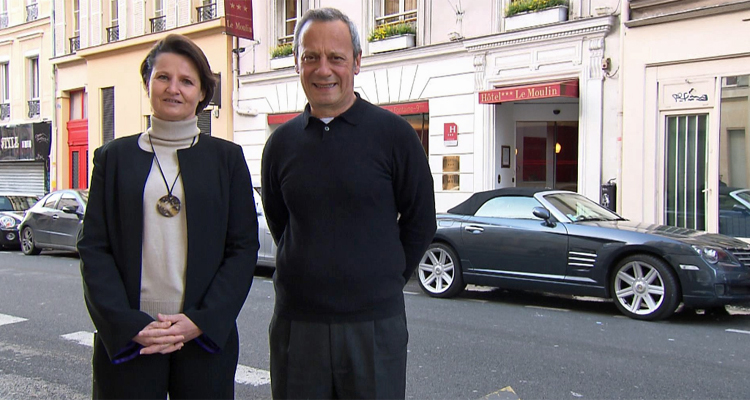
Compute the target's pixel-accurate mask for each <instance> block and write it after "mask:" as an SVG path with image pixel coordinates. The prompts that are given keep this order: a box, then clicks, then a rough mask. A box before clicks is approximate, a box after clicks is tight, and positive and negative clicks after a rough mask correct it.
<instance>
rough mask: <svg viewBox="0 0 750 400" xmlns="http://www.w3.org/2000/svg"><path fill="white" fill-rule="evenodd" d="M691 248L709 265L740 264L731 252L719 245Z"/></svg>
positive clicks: (737, 265) (734, 265)
mask: <svg viewBox="0 0 750 400" xmlns="http://www.w3.org/2000/svg"><path fill="white" fill-rule="evenodd" d="M693 249H695V251H696V252H698V254H700V256H701V258H703V260H704V261H706V262H707V263H709V264H711V265H719V266H725V267H739V266H741V265H742V264H741V263H740V262H739V261H737V260H735V258H734V257H733V256H732V254H731V253H729V252H728V251H726V250H724V249H722V248H719V247H711V246H693Z"/></svg>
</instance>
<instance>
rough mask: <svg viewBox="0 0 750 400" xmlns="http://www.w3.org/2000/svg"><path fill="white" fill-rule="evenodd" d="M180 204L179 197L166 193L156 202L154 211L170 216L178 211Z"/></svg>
mask: <svg viewBox="0 0 750 400" xmlns="http://www.w3.org/2000/svg"><path fill="white" fill-rule="evenodd" d="M180 206H181V205H180V199H178V198H177V196H172V195H171V194H167V195H164V196H162V197H161V198H160V199H159V201H157V202H156V211H158V212H159V214H161V215H163V216H165V217H169V218H171V217H174V216H175V215H177V214H179V213H180Z"/></svg>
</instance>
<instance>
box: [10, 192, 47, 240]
mask: <svg viewBox="0 0 750 400" xmlns="http://www.w3.org/2000/svg"><path fill="white" fill-rule="evenodd" d="M37 200H39V197H37V196H35V195H31V194H11V193H0V249H4V248H9V249H18V248H20V247H21V241H20V240H19V239H18V225H20V224H21V220H22V219H23V214H24V213H25V212H26V210H28V209H29V208H31V207H32V206H33V205H34V203H36V201H37Z"/></svg>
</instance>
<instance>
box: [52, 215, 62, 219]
mask: <svg viewBox="0 0 750 400" xmlns="http://www.w3.org/2000/svg"><path fill="white" fill-rule="evenodd" d="M58 218H60V216H59V215H57V214H55V215H53V216H52V219H58Z"/></svg>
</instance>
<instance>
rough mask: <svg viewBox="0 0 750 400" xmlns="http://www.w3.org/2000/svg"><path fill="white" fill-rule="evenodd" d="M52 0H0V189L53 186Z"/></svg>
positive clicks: (23, 190)
mask: <svg viewBox="0 0 750 400" xmlns="http://www.w3.org/2000/svg"><path fill="white" fill-rule="evenodd" d="M51 12H52V6H51V3H50V2H49V1H42V0H35V1H21V0H15V1H8V0H2V1H0V191H2V192H6V193H7V192H15V193H27V194H35V195H42V194H44V193H46V192H47V191H48V190H49V188H50V145H51V143H50V142H51V140H52V135H51V125H52V124H51V121H52V117H53V115H54V108H53V102H52V91H53V80H52V77H51V75H50V74H48V73H47V72H46V71H49V70H50V62H49V59H50V57H51V56H52V32H51V29H50V15H51Z"/></svg>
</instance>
